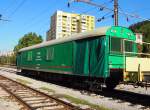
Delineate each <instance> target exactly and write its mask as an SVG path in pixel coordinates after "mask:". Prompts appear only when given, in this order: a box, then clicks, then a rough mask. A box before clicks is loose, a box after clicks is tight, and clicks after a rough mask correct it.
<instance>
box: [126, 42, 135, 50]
mask: <svg viewBox="0 0 150 110" xmlns="http://www.w3.org/2000/svg"><path fill="white" fill-rule="evenodd" d="M132 47H133V42H131V41H125V51H126V52H132V51H133V50H132Z"/></svg>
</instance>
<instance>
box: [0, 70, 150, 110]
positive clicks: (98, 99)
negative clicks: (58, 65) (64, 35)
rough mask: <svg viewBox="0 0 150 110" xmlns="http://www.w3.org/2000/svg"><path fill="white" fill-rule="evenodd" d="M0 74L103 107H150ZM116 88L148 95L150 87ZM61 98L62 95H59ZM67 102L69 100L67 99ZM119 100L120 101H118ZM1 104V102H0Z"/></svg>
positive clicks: (131, 109)
mask: <svg viewBox="0 0 150 110" xmlns="http://www.w3.org/2000/svg"><path fill="white" fill-rule="evenodd" d="M0 74H1V75H4V76H6V77H9V78H12V79H14V80H17V81H18V79H21V80H24V81H26V82H28V83H26V84H27V85H28V86H31V87H33V88H36V89H38V90H41V91H43V92H47V93H48V94H50V95H56V96H57V95H62V96H63V95H67V96H71V97H74V98H78V99H80V100H86V101H87V102H88V103H90V104H94V105H98V106H101V107H104V108H108V109H110V110H111V109H112V110H150V108H145V109H143V106H142V105H133V104H131V103H129V102H124V101H122V102H121V101H120V100H118V99H112V98H111V97H104V96H102V95H97V94H90V95H89V94H87V93H82V92H81V91H78V90H74V89H70V88H67V87H63V86H59V85H55V84H51V83H46V82H42V81H37V80H35V79H31V78H27V77H24V76H20V75H17V74H13V73H9V72H5V71H0ZM116 89H120V90H125V91H132V92H135V93H142V94H149V95H150V88H148V89H147V90H145V88H140V87H139V88H134V87H133V86H131V85H123V84H122V85H119V86H118V87H117V88H116ZM61 98H62V97H61ZM62 99H63V100H66V101H67V99H65V97H64V98H62ZM68 102H69V101H68ZM119 102H121V103H119ZM0 106H1V104H0ZM80 106H82V107H88V105H87V106H86V105H80Z"/></svg>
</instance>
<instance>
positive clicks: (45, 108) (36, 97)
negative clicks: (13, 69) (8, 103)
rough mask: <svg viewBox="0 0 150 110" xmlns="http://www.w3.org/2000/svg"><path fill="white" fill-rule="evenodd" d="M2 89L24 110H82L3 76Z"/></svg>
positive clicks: (0, 84)
mask: <svg viewBox="0 0 150 110" xmlns="http://www.w3.org/2000/svg"><path fill="white" fill-rule="evenodd" d="M0 87H1V88H2V89H4V90H5V91H6V92H7V93H9V94H10V96H11V97H12V98H14V99H15V100H16V101H17V102H19V104H21V105H22V106H23V107H22V109H23V110H82V109H81V108H79V107H76V106H74V105H72V104H70V103H67V102H64V101H62V100H59V99H57V98H55V97H52V96H49V95H47V94H44V93H42V92H40V91H37V90H35V89H33V88H30V87H28V86H26V85H23V84H21V83H18V82H16V81H14V80H12V79H9V78H7V77H4V76H2V75H0ZM84 110H85V109H84ZM86 110H87V109H86Z"/></svg>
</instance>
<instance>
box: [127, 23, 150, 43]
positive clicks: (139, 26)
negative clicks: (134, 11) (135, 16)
mask: <svg viewBox="0 0 150 110" xmlns="http://www.w3.org/2000/svg"><path fill="white" fill-rule="evenodd" d="M129 28H130V29H131V30H132V31H134V32H136V33H142V34H143V36H144V38H143V40H144V41H145V42H150V21H142V22H139V23H136V24H133V25H131V26H130V27H129Z"/></svg>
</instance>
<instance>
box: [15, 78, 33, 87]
mask: <svg viewBox="0 0 150 110" xmlns="http://www.w3.org/2000/svg"><path fill="white" fill-rule="evenodd" d="M16 81H18V82H20V83H22V84H24V85H27V84H32V83H31V82H29V81H27V80H23V79H19V78H16Z"/></svg>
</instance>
